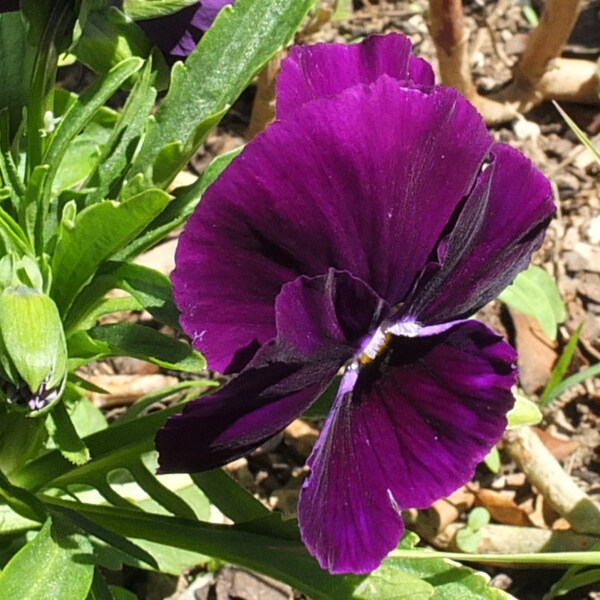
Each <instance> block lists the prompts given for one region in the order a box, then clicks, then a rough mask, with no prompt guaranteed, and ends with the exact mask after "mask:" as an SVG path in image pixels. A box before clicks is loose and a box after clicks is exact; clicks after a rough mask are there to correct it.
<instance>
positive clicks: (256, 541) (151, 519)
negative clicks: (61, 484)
mask: <svg viewBox="0 0 600 600" xmlns="http://www.w3.org/2000/svg"><path fill="white" fill-rule="evenodd" d="M47 501H48V502H49V503H52V504H55V505H60V506H65V507H66V506H77V510H78V512H80V513H82V514H84V515H85V516H86V517H87V518H89V519H92V520H94V521H96V522H98V523H100V524H101V525H102V526H103V527H106V528H108V529H111V530H115V531H119V532H120V533H121V534H122V535H126V536H127V537H129V538H133V539H136V540H137V539H146V540H149V541H152V542H155V543H159V544H166V545H170V546H171V547H174V548H182V549H184V550H189V551H191V552H199V553H201V554H206V555H209V556H213V557H215V558H219V559H222V560H226V561H228V562H233V563H235V564H239V565H241V566H244V567H246V568H248V569H252V570H255V571H259V572H261V573H264V574H265V575H268V576H270V577H274V578H276V579H280V580H281V581H284V582H286V583H288V584H290V585H291V586H293V587H295V588H297V589H298V590H300V591H302V592H304V593H305V594H307V595H308V596H309V597H310V598H312V599H313V600H331V599H332V598H336V599H339V600H346V599H347V600H350V598H352V592H353V590H354V588H355V587H356V585H357V584H358V583H359V582H360V581H361V579H362V578H360V577H355V576H347V577H340V576H332V575H330V574H329V573H327V572H326V571H323V570H322V569H321V568H320V567H319V565H318V563H317V562H316V560H315V559H314V558H313V557H312V556H310V555H309V554H308V552H307V550H306V549H305V548H304V546H303V544H302V542H300V541H298V540H289V539H287V538H286V537H276V536H273V535H272V534H262V535H261V534H258V533H254V532H248V531H244V530H243V529H239V528H237V527H236V526H226V525H214V524H211V523H204V522H200V521H190V520H188V519H181V518H179V517H169V516H164V515H156V514H149V513H144V512H143V511H140V510H131V509H126V508H114V507H110V506H96V505H90V504H75V503H74V502H67V501H63V500H60V499H56V498H51V497H48V498H47ZM282 527H284V524H282Z"/></svg>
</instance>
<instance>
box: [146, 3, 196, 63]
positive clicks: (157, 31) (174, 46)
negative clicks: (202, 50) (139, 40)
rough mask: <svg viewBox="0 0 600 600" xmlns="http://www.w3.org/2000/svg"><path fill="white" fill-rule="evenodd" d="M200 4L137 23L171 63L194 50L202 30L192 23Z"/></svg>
mask: <svg viewBox="0 0 600 600" xmlns="http://www.w3.org/2000/svg"><path fill="white" fill-rule="evenodd" d="M198 10H200V4H199V3H196V4H191V5H190V6H186V7H184V8H182V9H181V10H178V11H177V12H174V13H172V14H170V15H167V16H164V17H158V18H156V19H144V20H142V21H138V22H137V24H138V25H139V26H140V27H141V28H142V29H143V30H144V31H145V32H146V34H147V35H148V37H149V38H150V39H151V40H152V41H153V42H154V44H155V45H156V46H158V48H159V49H160V51H161V52H162V53H163V55H164V57H165V59H166V60H167V62H169V63H170V64H172V63H174V62H175V61H176V60H178V59H179V58H182V57H185V56H187V55H188V54H190V53H191V52H192V50H194V48H195V47H196V44H197V43H198V40H199V39H200V34H201V32H200V31H199V30H198V29H196V28H195V27H193V26H192V25H191V23H192V21H193V19H194V17H195V15H196V13H197V11H198Z"/></svg>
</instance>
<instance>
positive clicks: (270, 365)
mask: <svg viewBox="0 0 600 600" xmlns="http://www.w3.org/2000/svg"><path fill="white" fill-rule="evenodd" d="M388 308H389V307H387V306H386V305H385V303H384V302H382V301H381V299H380V298H378V296H377V295H376V294H375V293H374V292H373V290H371V289H370V288H369V287H368V286H367V285H365V284H364V283H363V282H361V281H359V280H358V279H356V278H354V277H352V276H351V275H350V274H349V273H345V272H336V271H333V270H330V271H329V272H328V273H327V274H326V275H323V276H319V277H314V278H307V277H300V278H298V279H297V280H295V281H293V282H291V283H288V284H286V285H285V286H284V287H283V289H282V291H281V293H280V294H279V296H278V297H277V304H276V312H277V331H278V337H277V339H275V340H272V341H270V342H269V343H267V344H265V345H263V346H262V347H261V349H260V350H259V351H258V352H257V354H256V356H255V357H254V358H253V359H252V361H251V362H250V363H249V364H248V365H247V367H246V368H245V369H244V370H243V371H242V372H241V373H240V374H239V375H238V376H237V377H235V378H234V379H233V380H232V381H231V382H229V383H228V384H227V385H225V386H224V387H222V388H221V389H220V390H218V391H217V392H215V393H214V394H211V395H210V396H205V397H201V398H198V399H197V400H195V401H193V402H190V403H189V404H187V405H186V407H185V408H184V411H183V413H182V414H179V415H175V416H173V417H171V418H170V419H169V420H168V421H167V423H166V425H165V426H164V427H163V428H162V429H161V430H160V431H159V432H158V434H157V436H156V446H157V449H158V451H159V463H160V468H161V470H162V471H201V470H206V469H211V468H214V467H217V466H219V465H222V464H224V463H226V462H229V461H231V460H234V459H235V458H238V457H240V456H243V455H244V454H247V453H248V452H250V451H251V450H253V449H254V448H256V447H257V446H259V445H260V444H262V443H263V442H264V441H266V440H267V439H268V438H270V437H272V436H273V435H275V434H276V433H277V432H279V431H281V430H282V429H283V428H284V427H285V426H286V425H287V424H288V423H289V422H290V421H292V420H293V419H294V418H296V417H298V416H299V415H300V414H301V413H302V412H304V410H306V409H307V408H308V407H309V406H310V405H311V403H312V402H313V401H314V400H315V398H316V397H317V396H318V395H319V394H320V393H321V392H322V391H323V390H324V389H325V388H326V387H327V385H328V384H329V383H330V382H331V380H332V379H333V377H334V376H335V374H336V373H337V371H338V370H339V368H340V367H341V366H342V365H343V364H344V362H345V361H346V360H348V359H349V358H350V357H351V356H352V355H353V354H354V353H355V352H356V351H357V349H358V348H359V346H360V344H361V342H362V340H363V338H364V337H365V335H366V334H367V333H368V331H369V330H370V329H372V328H373V326H374V323H376V322H378V321H379V320H380V319H381V318H384V317H385V316H386V315H387V311H388Z"/></svg>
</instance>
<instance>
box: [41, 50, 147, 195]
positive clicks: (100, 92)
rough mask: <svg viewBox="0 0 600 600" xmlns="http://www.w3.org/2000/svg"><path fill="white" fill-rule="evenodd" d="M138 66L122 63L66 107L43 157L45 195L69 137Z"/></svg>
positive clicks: (135, 61)
mask: <svg viewBox="0 0 600 600" xmlns="http://www.w3.org/2000/svg"><path fill="white" fill-rule="evenodd" d="M142 64H143V61H142V60H141V59H140V58H129V59H127V60H124V61H122V62H121V63H119V64H118V65H116V66H115V67H114V68H113V69H111V70H110V72H109V73H108V74H107V75H106V76H105V77H103V78H102V79H99V80H98V81H96V82H94V83H93V84H92V85H90V87H89V88H88V89H86V90H85V91H84V92H83V93H82V94H81V96H79V98H78V99H77V101H76V102H74V103H73V104H71V105H70V106H69V108H68V110H67V112H66V113H65V114H64V115H63V117H62V119H61V120H60V122H59V123H58V125H57V127H56V130H55V132H54V135H53V136H52V139H51V141H50V144H49V146H48V150H47V151H46V153H45V155H44V159H43V160H44V163H45V164H47V165H49V167H50V173H49V176H48V180H47V181H46V194H50V186H51V185H52V184H53V181H54V177H55V175H56V172H57V171H58V167H59V165H60V163H61V161H62V160H63V158H64V156H65V154H66V152H67V149H68V147H69V144H70V143H71V141H72V140H73V138H75V136H76V135H77V134H78V133H79V132H80V131H82V130H83V129H84V128H85V126H86V125H87V124H88V123H89V122H90V121H91V120H92V119H93V118H94V115H95V114H96V112H97V111H98V110H100V109H101V108H102V107H103V106H104V104H105V103H106V101H107V100H108V99H109V98H110V97H111V96H112V95H113V94H114V93H115V92H116V91H117V90H118V89H119V87H120V86H121V85H122V84H123V82H124V81H126V80H127V78H128V77H130V76H131V75H133V74H134V73H135V72H136V71H138V70H139V69H140V68H141V66H142Z"/></svg>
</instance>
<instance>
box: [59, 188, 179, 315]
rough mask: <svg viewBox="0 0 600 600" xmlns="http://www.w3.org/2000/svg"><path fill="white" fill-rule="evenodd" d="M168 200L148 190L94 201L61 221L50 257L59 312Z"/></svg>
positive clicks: (161, 193)
mask: <svg viewBox="0 0 600 600" xmlns="http://www.w3.org/2000/svg"><path fill="white" fill-rule="evenodd" d="M169 200H170V198H169V196H168V195H167V194H166V193H165V192H162V191H160V190H148V191H147V192H143V193H141V194H139V195H137V196H134V197H133V198H130V199H129V200H126V201H125V202H122V203H120V204H118V203H116V202H112V201H106V202H101V203H99V204H94V205H93V206H89V207H88V208H86V209H84V210H82V211H81V212H80V213H79V214H78V215H77V217H76V218H75V221H74V222H73V223H67V222H63V223H62V224H61V232H60V235H59V238H58V242H57V244H56V249H55V251H54V256H53V258H52V272H53V287H52V290H53V291H52V296H53V297H54V298H55V300H56V303H57V305H58V307H59V309H60V310H61V313H62V314H65V313H66V312H67V309H68V308H69V306H70V305H71V303H72V302H73V299H74V298H75V296H76V295H77V293H78V292H79V291H80V290H81V288H82V287H83V286H84V285H85V284H86V283H87V282H88V281H89V280H90V279H91V278H92V276H93V275H94V274H95V272H96V270H97V269H98V267H99V266H100V265H101V264H102V263H103V262H105V261H107V260H108V259H109V258H111V257H112V256H113V255H114V254H115V253H116V252H117V251H118V250H120V249H121V248H123V247H124V246H125V245H126V244H128V243H129V242H131V241H132V240H133V239H135V237H136V236H137V235H138V234H139V233H140V231H142V230H143V229H144V227H145V226H147V225H148V223H150V222H151V221H152V220H153V219H154V218H155V217H156V216H157V214H159V213H160V212H161V211H162V210H163V208H164V207H165V206H166V205H167V204H168V202H169Z"/></svg>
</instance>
